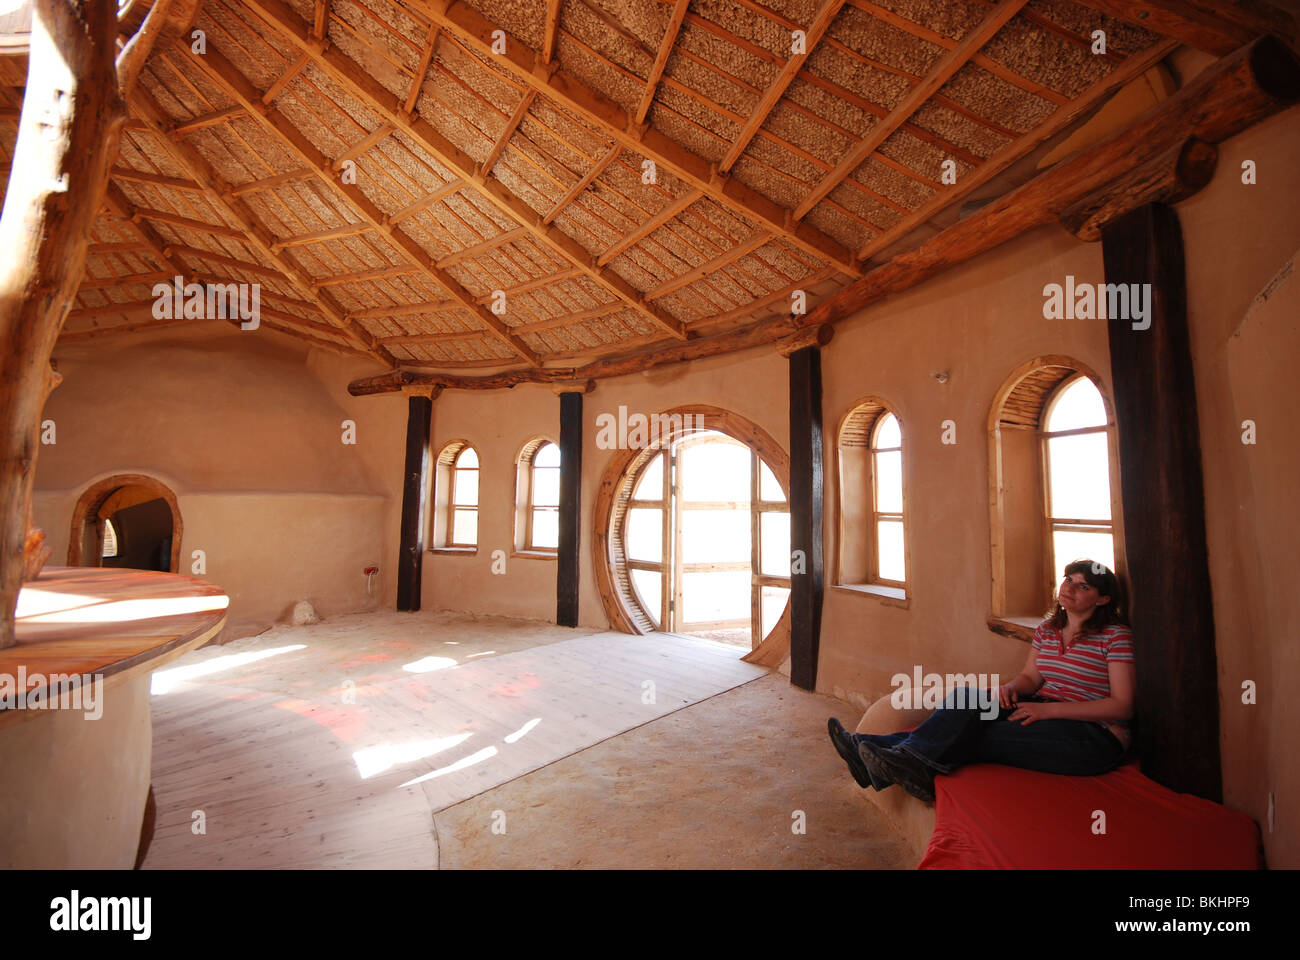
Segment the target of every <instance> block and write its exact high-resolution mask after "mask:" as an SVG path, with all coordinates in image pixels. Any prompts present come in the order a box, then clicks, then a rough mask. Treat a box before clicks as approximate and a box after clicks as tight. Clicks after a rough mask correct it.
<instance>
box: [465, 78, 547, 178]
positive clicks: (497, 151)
mask: <svg viewBox="0 0 1300 960" xmlns="http://www.w3.org/2000/svg"><path fill="white" fill-rule="evenodd" d="M536 96H537V91H536V90H528V91H526V92H525V93H524V97H523V99H522V100H520V101H519V106H517V107H515V112H514V113H513V114H511V115H510V119H509V120H508V121H507V122H506V128H505V129H504V130H502V131H501V135H500V136H499V137H497V139H496V142H495V143H493V144H492V149H491V150H490V151H489V152H488V155H487V157H486V158H485V159H484V161H483V162H482V163H480V164H479V165H478V169H479V173H480V174H482V175H483V176H487V175H488V174H489V173H490V172H491V171H492V168H493V167H495V166H496V165H497V161H498V160H500V159H501V153H502V151H503V150H505V148H506V144H508V143H509V142H510V138H511V137H513V136H514V135H515V131H516V130H518V129H519V124H521V123H523V120H524V114H526V113H527V112H528V108H529V107H531V106H532V105H533V100H534V99H535V98H536Z"/></svg>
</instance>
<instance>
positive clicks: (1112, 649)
mask: <svg viewBox="0 0 1300 960" xmlns="http://www.w3.org/2000/svg"><path fill="white" fill-rule="evenodd" d="M1034 650H1035V651H1036V652H1037V654H1038V656H1037V659H1036V661H1035V662H1036V663H1037V666H1038V672H1039V673H1040V674H1042V677H1043V685H1042V686H1041V687H1040V688H1039V689H1038V691H1037V692H1036V694H1035V695H1036V696H1039V697H1042V698H1044V699H1046V700H1070V701H1075V702H1077V701H1080V700H1102V699H1105V698H1106V697H1109V696H1110V670H1109V668H1108V666H1107V664H1109V663H1110V662H1111V661H1119V662H1125V663H1132V662H1133V632H1132V631H1131V630H1130V629H1129V628H1128V627H1126V626H1123V625H1122V624H1118V623H1113V624H1111V625H1110V626H1108V627H1106V628H1105V629H1103V630H1101V631H1098V632H1080V634H1079V636H1078V637H1076V638H1075V641H1074V643H1073V644H1071V645H1070V648H1069V649H1068V650H1064V649H1062V637H1061V631H1060V630H1059V629H1058V628H1057V627H1054V626H1052V624H1051V622H1050V621H1046V620H1045V621H1043V622H1042V623H1041V624H1039V626H1038V629H1037V630H1035V631H1034ZM1098 722H1100V721H1098ZM1115 722H1116V723H1120V724H1121V725H1122V726H1124V727H1127V726H1128V724H1126V723H1122V722H1121V721H1115ZM1102 726H1109V724H1106V723H1102Z"/></svg>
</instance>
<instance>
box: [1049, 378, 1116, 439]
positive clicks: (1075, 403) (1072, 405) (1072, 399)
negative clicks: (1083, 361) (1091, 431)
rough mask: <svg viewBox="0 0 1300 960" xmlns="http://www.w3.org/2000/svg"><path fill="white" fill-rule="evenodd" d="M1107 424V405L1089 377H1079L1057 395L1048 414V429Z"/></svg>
mask: <svg viewBox="0 0 1300 960" xmlns="http://www.w3.org/2000/svg"><path fill="white" fill-rule="evenodd" d="M1105 425H1106V405H1105V404H1104V403H1103V402H1102V399H1101V393H1100V392H1098V390H1097V387H1096V385H1095V384H1093V382H1092V381H1091V380H1089V379H1088V378H1087V377H1079V378H1078V379H1077V380H1075V381H1074V382H1073V383H1071V384H1070V385H1069V386H1068V387H1066V388H1065V389H1064V390H1062V391H1061V392H1060V393H1058V394H1057V395H1056V398H1055V399H1054V400H1053V401H1052V409H1051V411H1050V412H1049V413H1048V415H1047V431H1048V432H1049V433H1056V432H1057V431H1059V430H1078V429H1079V428H1081V427H1102V426H1105Z"/></svg>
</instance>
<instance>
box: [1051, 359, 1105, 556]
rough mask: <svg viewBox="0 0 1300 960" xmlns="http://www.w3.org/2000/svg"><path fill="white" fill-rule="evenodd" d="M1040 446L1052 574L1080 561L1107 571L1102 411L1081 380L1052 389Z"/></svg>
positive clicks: (1088, 383) (1084, 379) (1097, 398)
mask: <svg viewBox="0 0 1300 960" xmlns="http://www.w3.org/2000/svg"><path fill="white" fill-rule="evenodd" d="M1042 444H1043V458H1042V459H1043V471H1044V479H1043V487H1044V489H1045V490H1046V491H1047V526H1048V531H1049V533H1050V535H1051V540H1052V556H1053V561H1052V570H1053V572H1054V573H1056V572H1058V571H1061V570H1064V569H1065V565H1066V564H1067V563H1069V562H1070V561H1072V560H1077V559H1079V558H1081V557H1087V558H1088V559H1090V560H1096V561H1098V562H1099V563H1104V564H1105V565H1106V566H1108V567H1110V568H1111V569H1112V570H1113V569H1114V568H1115V536H1114V532H1113V530H1112V527H1111V507H1110V456H1109V451H1108V449H1107V426H1106V405H1105V403H1103V402H1102V399H1101V392H1100V391H1098V389H1097V388H1096V386H1095V385H1094V384H1093V382H1092V381H1091V380H1089V379H1088V378H1087V377H1085V376H1078V377H1075V378H1074V379H1072V380H1067V381H1066V382H1065V383H1064V384H1062V385H1061V386H1060V387H1058V388H1057V390H1056V393H1055V394H1053V396H1052V399H1051V400H1050V401H1049V402H1048V405H1047V413H1046V416H1044V417H1043V437H1042ZM1053 579H1055V576H1054V577H1053Z"/></svg>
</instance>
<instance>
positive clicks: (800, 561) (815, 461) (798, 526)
mask: <svg viewBox="0 0 1300 960" xmlns="http://www.w3.org/2000/svg"><path fill="white" fill-rule="evenodd" d="M757 493H758V492H757V491H755V492H754V496H757ZM790 550H791V570H790V682H791V683H793V684H794V685H795V686H797V687H803V688H804V689H805V690H814V689H816V687H817V651H818V646H819V644H820V640H821V623H822V584H823V571H822V360H821V350H819V349H818V348H817V347H815V346H811V347H803V348H801V349H798V350H795V351H794V352H793V353H791V354H790Z"/></svg>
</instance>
